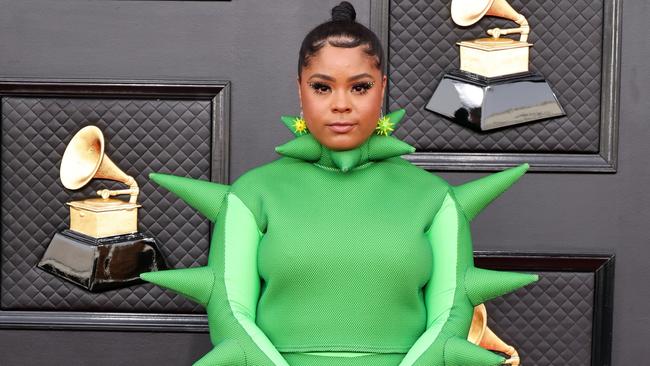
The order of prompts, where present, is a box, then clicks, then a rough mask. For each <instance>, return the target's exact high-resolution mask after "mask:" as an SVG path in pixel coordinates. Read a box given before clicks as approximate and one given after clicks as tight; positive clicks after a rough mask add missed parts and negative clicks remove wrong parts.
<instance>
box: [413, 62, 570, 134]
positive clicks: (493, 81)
mask: <svg viewBox="0 0 650 366" xmlns="http://www.w3.org/2000/svg"><path fill="white" fill-rule="evenodd" d="M425 108H426V109H427V110H429V111H432V112H435V113H438V114H441V115H442V116H444V117H446V118H448V119H449V120H451V121H453V122H455V123H458V124H460V125H463V126H466V127H470V128H472V129H474V130H477V131H488V130H493V129H497V128H504V127H509V126H513V125H518V124H521V123H528V122H533V121H539V120H543V119H548V118H554V117H560V116H564V115H565V113H564V109H562V106H561V105H560V103H559V102H558V100H557V98H556V97H555V94H554V93H553V91H552V90H551V87H550V86H549V85H548V83H547V82H546V80H545V79H544V77H542V76H541V75H538V74H535V73H530V72H527V73H521V74H515V75H508V76H502V77H498V78H486V77H483V76H480V75H476V74H471V73H468V72H463V71H460V70H454V71H452V72H449V73H447V74H445V76H444V77H443V78H442V80H441V81H440V84H438V87H437V88H436V91H435V92H434V93H433V96H432V97H431V99H430V100H429V103H427V106H426V107H425Z"/></svg>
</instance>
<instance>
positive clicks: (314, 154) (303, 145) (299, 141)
mask: <svg viewBox="0 0 650 366" xmlns="http://www.w3.org/2000/svg"><path fill="white" fill-rule="evenodd" d="M275 151H276V152H277V153H278V154H281V155H284V156H288V157H291V158H296V159H302V160H307V161H316V160H318V159H319V158H320V155H321V145H320V144H319V143H318V141H316V139H314V137H313V136H312V135H311V134H308V135H303V136H300V137H297V138H295V139H293V140H291V141H289V142H287V143H286V144H284V145H280V146H277V147H276V148H275Z"/></svg>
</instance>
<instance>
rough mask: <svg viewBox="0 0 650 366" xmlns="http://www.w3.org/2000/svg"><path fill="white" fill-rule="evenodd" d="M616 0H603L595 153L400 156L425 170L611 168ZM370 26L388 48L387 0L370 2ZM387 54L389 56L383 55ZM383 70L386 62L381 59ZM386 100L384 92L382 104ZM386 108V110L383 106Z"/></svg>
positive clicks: (617, 52) (618, 51)
mask: <svg viewBox="0 0 650 366" xmlns="http://www.w3.org/2000/svg"><path fill="white" fill-rule="evenodd" d="M621 9H622V0H612V1H604V2H603V41H602V42H603V43H602V44H603V54H602V65H601V70H602V81H601V102H600V105H601V112H600V146H599V151H598V153H589V154H581V153H572V154H548V153H547V154H534V153H462V152H452V153H449V152H446V153H430V152H426V153H418V152H416V153H414V154H411V155H408V156H406V158H407V159H408V160H409V161H411V162H412V163H413V164H416V165H418V166H420V167H422V168H424V169H427V170H460V171H467V170H469V171H495V170H502V169H504V168H507V167H511V166H514V165H519V164H522V163H530V170H531V171H549V172H590V173H615V172H616V169H617V160H618V121H619V90H620V66H621V60H620V59H621V55H620V54H621ZM370 12H371V13H370V28H371V29H372V30H373V31H375V33H376V34H377V36H379V39H380V40H381V42H382V45H383V47H384V50H387V51H386V52H388V50H389V47H388V37H389V27H390V24H389V23H390V0H373V1H371V4H370ZM386 57H387V58H388V57H389V55H387V56H386ZM384 65H386V66H385V69H384V72H386V73H387V72H388V63H387V62H386V63H384ZM387 105H388V93H387V95H386V100H385V103H384V106H387ZM385 112H386V113H387V112H388V111H385Z"/></svg>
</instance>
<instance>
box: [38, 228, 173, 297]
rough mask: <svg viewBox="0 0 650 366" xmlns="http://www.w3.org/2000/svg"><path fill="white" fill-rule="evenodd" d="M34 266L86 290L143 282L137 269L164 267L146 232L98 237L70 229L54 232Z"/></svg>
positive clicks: (152, 241)
mask: <svg viewBox="0 0 650 366" xmlns="http://www.w3.org/2000/svg"><path fill="white" fill-rule="evenodd" d="M38 267H39V268H41V269H43V270H45V271H47V272H49V273H52V274H53V275H56V276H58V277H61V278H63V279H65V280H67V281H70V282H72V283H74V284H75V285H78V286H80V287H82V288H84V289H86V290H88V291H90V292H102V291H106V290H112V289H116V288H122V287H128V286H131V285H135V284H140V283H144V281H142V280H141V279H140V277H139V276H140V274H141V273H143V272H150V271H157V270H160V269H165V268H167V266H166V264H165V261H164V259H163V257H162V255H161V253H160V250H159V249H158V246H157V245H156V240H155V239H154V238H153V237H152V236H150V235H147V234H143V233H133V234H125V235H116V236H110V237H106V238H99V239H98V238H92V237H89V236H86V235H83V234H80V233H78V232H75V231H72V230H65V231H63V232H59V233H56V234H55V235H54V238H52V241H51V242H50V245H49V246H48V247H47V250H46V251H45V254H44V255H43V258H42V259H41V261H40V262H39V263H38Z"/></svg>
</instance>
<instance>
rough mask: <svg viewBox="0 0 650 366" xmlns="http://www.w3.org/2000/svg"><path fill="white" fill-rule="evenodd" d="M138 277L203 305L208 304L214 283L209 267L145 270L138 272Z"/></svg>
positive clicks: (212, 273)
mask: <svg viewBox="0 0 650 366" xmlns="http://www.w3.org/2000/svg"><path fill="white" fill-rule="evenodd" d="M140 278H141V279H143V280H145V281H147V282H151V283H153V284H156V285H158V286H161V287H165V288H168V289H170V290H172V291H174V292H177V293H179V294H181V295H183V296H185V297H187V298H189V299H191V300H193V301H196V302H198V303H199V304H201V305H203V306H207V305H208V301H209V300H210V295H211V294H212V288H213V287H212V286H213V285H214V272H213V271H212V269H211V268H210V267H194V268H184V269H172V270H167V271H157V272H146V273H142V274H140Z"/></svg>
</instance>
